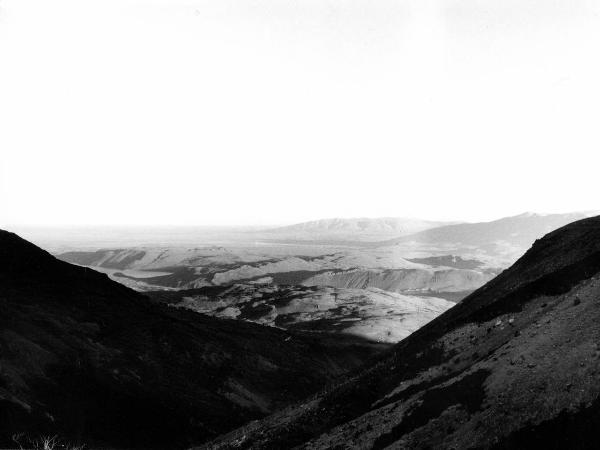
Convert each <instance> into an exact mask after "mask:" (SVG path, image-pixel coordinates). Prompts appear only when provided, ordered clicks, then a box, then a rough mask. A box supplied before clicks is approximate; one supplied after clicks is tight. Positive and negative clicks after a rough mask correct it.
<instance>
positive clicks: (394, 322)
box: [151, 284, 454, 343]
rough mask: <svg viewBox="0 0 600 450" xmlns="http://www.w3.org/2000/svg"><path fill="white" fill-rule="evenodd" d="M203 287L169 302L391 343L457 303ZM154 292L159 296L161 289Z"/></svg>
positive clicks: (368, 293) (345, 292) (375, 293)
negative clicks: (217, 289) (218, 289)
mask: <svg viewBox="0 0 600 450" xmlns="http://www.w3.org/2000/svg"><path fill="white" fill-rule="evenodd" d="M199 291H200V292H198V291H179V292H178V293H177V294H172V295H170V296H169V297H168V301H169V302H170V303H171V305H172V306H175V307H181V308H188V309H192V310H194V311H196V312H201V313H203V314H207V315H210V316H215V317H221V318H229V319H238V320H245V321H249V322H255V323H259V324H262V325H268V326H276V327H280V328H285V329H297V330H305V331H324V332H328V333H331V332H335V333H345V334H350V335H354V336H359V337H363V338H367V339H369V340H372V341H377V342H389V343H395V342H398V341H400V340H401V339H403V338H405V337H406V336H408V335H409V334H411V333H412V332H414V331H416V330H417V329H419V328H420V327H422V326H423V325H425V324H426V323H427V322H429V321H430V320H432V319H434V318H435V317H437V316H438V315H439V314H441V313H442V312H444V311H446V310H447V309H449V308H451V307H452V306H453V305H454V303H452V302H449V301H447V300H444V299H441V298H435V297H428V298H423V297H415V296H408V295H401V294H397V293H392V292H386V291H383V290H381V289H376V288H368V289H335V288H331V287H311V288H309V287H304V286H273V285H264V284H235V285H233V286H230V287H227V288H224V289H222V290H220V291H218V292H216V291H215V290H214V289H210V290H208V289H206V290H202V289H200V290H199ZM151 295H152V294H151ZM154 295H155V297H157V298H159V299H160V298H161V296H160V294H159V293H157V294H154ZM163 298H164V297H163Z"/></svg>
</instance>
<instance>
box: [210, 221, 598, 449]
mask: <svg viewBox="0 0 600 450" xmlns="http://www.w3.org/2000/svg"><path fill="white" fill-rule="evenodd" d="M599 378H600V218H598V217H596V218H591V219H586V220H581V221H579V222H576V223H573V224H571V225H567V226H565V227H563V228H561V229H559V230H556V231H554V232H552V233H550V234H548V235H547V236H545V237H544V238H543V239H540V240H539V241H536V242H535V244H534V245H533V247H532V248H531V249H530V250H529V251H528V252H527V253H526V254H525V255H524V256H523V257H522V258H521V259H520V260H519V261H517V262H516V263H515V264H514V265H513V266H512V267H511V268H510V269H508V270H506V271H504V272H503V273H502V274H500V275H499V276H498V277H497V278H495V279H494V280H492V281H491V282H490V283H488V284H487V285H485V286H484V287H482V288H481V289H479V290H477V291H475V292H474V293H473V294H471V295H470V296H469V297H467V298H466V299H464V300H463V301H462V302H461V303H459V304H458V305H457V306H456V307H454V308H452V309H451V310H449V311H447V312H446V313H444V314H442V315H441V316H439V317H438V318H437V319H435V320H434V321H432V322H431V323H429V324H428V325H426V326H425V327H423V328H422V329H420V330H418V331H417V332H416V333H414V334H412V335H411V336H409V337H408V338H406V339H405V340H403V341H402V342H401V343H399V344H398V345H396V346H395V348H394V349H393V351H392V352H391V353H390V354H387V355H386V356H384V357H383V358H382V359H381V360H380V361H379V362H377V363H375V364H374V365H373V366H371V367H369V368H367V369H365V370H363V371H362V372H360V373H359V374H358V375H354V376H349V377H347V378H346V379H345V380H344V381H343V382H340V383H339V384H338V385H336V386H335V387H334V388H328V389H325V390H324V391H322V392H321V393H320V394H317V395H315V396H313V397H312V398H310V399H309V400H306V401H304V402H303V403H302V404H299V405H296V406H292V407H289V408H286V409H285V410H283V411H281V412H278V413H275V414H274V415H272V416H270V417H268V418H266V419H263V420H261V421H258V422H254V423H251V424H249V425H246V426H244V427H242V428H240V429H238V430H236V431H234V432H232V433H230V434H228V435H225V436H223V437H221V438H219V439H217V440H215V441H213V442H211V443H210V444H207V445H206V447H205V448H211V449H224V448H237V449H280V448H291V447H296V446H297V447H298V448H306V449H331V448H335V449H345V448H361V449H363V448H364V449H383V448H398V449H413V448H415V449H429V448H435V449H478V448H493V449H524V448H550V449H559V448H560V449H564V448H569V449H592V448H599V447H600V435H599V434H598V430H599V429H600V383H598V380H599Z"/></svg>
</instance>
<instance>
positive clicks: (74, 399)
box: [0, 231, 385, 449]
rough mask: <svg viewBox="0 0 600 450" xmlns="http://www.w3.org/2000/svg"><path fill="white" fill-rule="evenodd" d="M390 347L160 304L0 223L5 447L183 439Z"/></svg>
mask: <svg viewBox="0 0 600 450" xmlns="http://www.w3.org/2000/svg"><path fill="white" fill-rule="evenodd" d="M383 348H385V346H382V345H375V344H372V343H369V342H365V341H363V340H360V339H357V338H352V337H349V336H328V335H319V336H318V337H317V336H313V335H310V334H306V333H302V332H295V331H284V330H280V329H276V328H271V327H262V326H259V325H255V324H251V323H245V322H234V321H230V320H219V319H215V318H211V317H207V316H204V315H201V314H197V313H194V312H192V311H189V310H185V309H177V308H172V307H168V306H165V305H161V304H156V303H152V302H151V301H150V300H149V299H148V298H147V297H144V296H142V295H141V294H138V293H136V292H135V291H132V290H130V289H128V288H126V287H124V286H122V285H120V284H118V283H115V282H113V281H111V280H109V279H108V277H107V276H106V275H103V274H100V273H98V272H95V271H93V270H91V269H87V268H83V267H78V266H73V265H71V264H68V263H65V262H62V261H59V260H57V259H55V258H54V257H52V256H51V255H50V254H48V253H46V252H44V251H42V250H41V249H39V248H37V247H36V246H34V245H32V244H30V243H28V242H26V241H24V240H22V239H21V238H19V237H18V236H16V235H14V234H12V233H8V232H5V231H0V446H1V447H8V446H13V445H14V442H11V436H12V435H13V434H15V433H25V434H28V435H30V436H33V437H36V436H39V435H42V434H48V435H60V436H62V437H64V438H66V439H68V440H70V441H71V442H74V443H75V442H84V443H86V444H88V446H90V447H92V448H94V447H96V446H106V447H111V448H161V449H162V448H182V447H185V446H189V445H192V444H194V443H196V444H197V443H200V442H203V441H204V440H206V439H207V438H211V437H214V436H215V435H217V434H219V433H222V432H225V431H227V430H229V429H232V428H233V427H235V426H239V425H241V424H243V423H245V422H246V421H248V420H251V419H256V418H259V417H262V416H264V415H265V414H267V413H269V412H273V411H275V410H277V409H278V408H280V407H282V406H284V405H286V404H288V403H289V402H290V401H293V400H294V399H300V398H302V397H305V396H306V395H307V394H310V393H311V392H314V390H315V389H318V388H319V387H323V386H324V385H325V384H327V383H328V382H330V381H331V380H333V379H334V378H335V377H336V376H339V375H340V374H342V373H344V372H345V371H347V370H350V369H352V368H356V367H357V366H359V365H360V364H361V363H362V362H363V361H364V360H365V359H368V358H369V357H370V356H372V355H373V354H374V352H376V351H380V350H382V349H383Z"/></svg>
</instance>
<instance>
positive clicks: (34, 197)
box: [0, 0, 600, 225]
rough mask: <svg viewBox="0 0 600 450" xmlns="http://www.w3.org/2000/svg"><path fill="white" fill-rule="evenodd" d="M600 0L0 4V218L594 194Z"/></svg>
mask: <svg viewBox="0 0 600 450" xmlns="http://www.w3.org/2000/svg"><path fill="white" fill-rule="evenodd" d="M599 55H600V0H598V1H584V0H553V1H548V0H393V1H392V0H377V1H373V0H186V1H182V0H96V1H90V0H0V225H2V224H186V225H190V224H206V225H208V224H210V225H215V224H267V223H287V222H295V221H302V220H310V219H316V218H323V217H344V216H346V217H352V216H413V217H423V218H432V219H462V220H483V219H492V218H496V217H499V216H503V215H509V214H517V213H520V212H523V211H526V210H536V211H543V212H553V211H570V210H582V209H599V208H600V197H599V196H598V193H599V192H600V188H599V185H598V180H599V179H600V178H599V177H600V166H599V164H598V163H599V162H600V157H598V156H597V155H598V153H599V150H600V146H599V144H600V136H599V134H600V123H599V119H600V117H599V113H600V111H599V109H600V82H599V80H600V57H599Z"/></svg>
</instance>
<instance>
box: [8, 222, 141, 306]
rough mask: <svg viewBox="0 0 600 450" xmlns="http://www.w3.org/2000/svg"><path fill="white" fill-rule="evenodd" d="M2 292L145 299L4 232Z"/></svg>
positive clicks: (86, 269) (89, 270)
mask: <svg viewBox="0 0 600 450" xmlns="http://www.w3.org/2000/svg"><path fill="white" fill-rule="evenodd" d="M0 280H1V283H0V291H2V290H8V289H15V288H18V289H19V290H23V289H25V290H29V291H38V293H41V292H42V291H43V292H53V293H55V294H57V293H59V292H62V293H64V294H67V293H68V294H69V295H67V296H65V297H58V298H57V299H58V300H60V299H61V298H62V300H64V301H70V300H75V298H74V297H72V295H75V294H79V295H81V294H84V293H95V294H98V295H102V296H103V297H111V296H115V295H116V296H119V297H120V298H124V297H131V298H133V297H136V298H141V295H140V294H138V293H137V292H135V291H133V290H132V289H129V288H127V287H125V286H123V285H121V284H120V283H116V282H114V281H112V280H110V278H109V277H108V276H107V275H106V274H103V273H100V272H96V271H95V270H92V269H88V268H86V267H80V266H75V265H72V264H69V263H66V262H64V261H61V260H59V259H56V258H55V257H54V256H52V255H51V254H50V253H48V252H47V251H45V250H43V249H41V248H39V247H37V246H36V245H34V244H32V243H31V242H28V241H26V240H25V239H22V238H21V237H19V236H18V235H16V234H15V233H11V232H9V231H5V230H0Z"/></svg>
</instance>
